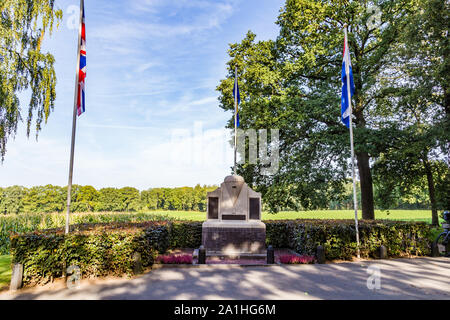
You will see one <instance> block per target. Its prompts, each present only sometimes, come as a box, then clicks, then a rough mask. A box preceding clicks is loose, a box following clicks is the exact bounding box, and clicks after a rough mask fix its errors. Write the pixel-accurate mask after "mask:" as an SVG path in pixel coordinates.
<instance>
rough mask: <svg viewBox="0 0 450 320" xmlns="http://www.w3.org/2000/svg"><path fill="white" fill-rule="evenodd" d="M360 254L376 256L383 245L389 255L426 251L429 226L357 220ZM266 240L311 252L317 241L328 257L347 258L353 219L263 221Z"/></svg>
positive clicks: (351, 252)
mask: <svg viewBox="0 0 450 320" xmlns="http://www.w3.org/2000/svg"><path fill="white" fill-rule="evenodd" d="M359 236H360V243H361V246H360V251H361V257H363V258H369V257H372V258H374V257H377V254H378V248H379V247H380V245H384V246H385V247H386V248H387V252H388V255H389V256H391V257H399V256H407V255H419V256H420V255H429V254H430V250H431V241H432V240H431V238H432V230H431V227H430V226H429V225H428V224H426V223H424V222H396V221H360V222H359ZM266 243H267V244H271V245H272V246H274V247H278V248H281V247H282V248H290V249H294V250H295V251H296V252H298V253H300V254H306V255H314V254H315V252H316V248H317V246H318V245H322V246H323V247H324V248H325V257H326V259H327V260H336V259H343V260H350V259H352V257H354V256H355V255H356V232H355V225H354V221H352V220H320V221H318V220H291V221H273V222H272V221H266Z"/></svg>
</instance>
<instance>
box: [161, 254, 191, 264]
mask: <svg viewBox="0 0 450 320" xmlns="http://www.w3.org/2000/svg"><path fill="white" fill-rule="evenodd" d="M156 261H157V262H159V263H162V264H192V255H189V254H181V255H180V254H175V255H173V254H171V255H164V256H158V258H156Z"/></svg>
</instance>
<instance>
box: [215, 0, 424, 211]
mask: <svg viewBox="0 0 450 320" xmlns="http://www.w3.org/2000/svg"><path fill="white" fill-rule="evenodd" d="M373 4H375V5H377V6H378V7H379V8H380V11H381V16H380V24H379V26H377V27H372V26H371V25H370V23H368V21H369V18H370V17H371V16H372V13H371V11H370V10H369V8H370V7H371V5H373ZM414 9H415V7H414V1H408V0H392V1H353V2H349V1H344V0H340V1H327V0H308V1H307V0H287V1H286V3H285V6H284V7H283V8H282V10H281V14H280V15H279V17H278V21H277V24H278V25H279V26H280V34H279V36H278V38H277V40H276V41H275V42H274V41H260V42H258V43H255V42H254V35H252V34H248V35H247V37H246V38H245V39H244V40H243V41H242V42H241V44H234V45H231V46H230V51H229V54H230V57H231V58H232V59H231V60H230V62H229V63H228V65H229V76H228V79H226V80H224V81H222V82H221V84H220V85H219V87H218V90H219V91H220V92H221V98H220V102H221V107H222V108H223V109H226V110H232V109H233V99H232V96H231V90H232V78H233V73H232V70H233V69H234V66H235V65H237V66H238V70H239V74H240V75H241V79H240V82H241V83H242V87H243V88H242V90H241V91H242V93H241V96H242V95H243V96H244V102H243V103H242V106H241V113H242V116H241V123H242V124H243V126H244V127H246V128H247V127H250V126H251V127H253V128H261V127H263V128H264V127H265V128H279V129H280V144H281V146H280V158H281V159H280V171H279V173H277V174H275V175H274V176H272V177H261V175H260V174H259V171H260V170H259V169H256V171H255V172H254V173H255V174H256V176H257V177H256V178H253V179H252V180H253V181H256V185H262V186H261V187H260V190H262V191H263V192H264V193H265V194H266V195H267V196H269V197H270V198H275V199H276V201H275V205H272V207H276V203H277V202H278V203H281V205H282V207H284V206H288V207H291V208H293V209H297V208H298V207H299V205H301V207H303V208H305V209H308V208H315V207H324V206H325V204H326V203H329V202H330V201H332V200H335V198H336V197H337V198H339V196H338V195H339V194H341V193H342V192H343V190H344V186H345V183H346V181H347V178H348V176H349V162H348V158H349V154H350V151H349V136H348V134H349V133H348V130H346V128H345V126H343V124H342V123H341V122H340V108H339V104H340V90H341V79H340V75H341V68H342V49H343V42H344V40H343V37H344V34H343V27H344V25H345V24H348V26H349V27H348V30H349V47H350V53H351V58H352V64H353V75H354V80H355V87H356V91H355V95H354V98H353V100H354V101H353V111H354V119H353V123H354V124H355V126H356V128H355V130H354V135H355V153H356V159H357V166H358V172H359V178H360V186H361V207H362V211H363V218H364V219H374V200H373V181H372V170H371V161H373V160H371V159H373V158H374V157H376V156H378V154H379V152H380V149H382V148H383V146H385V145H386V143H388V142H387V141H385V139H386V138H385V135H384V133H385V131H386V130H387V128H384V127H381V128H380V127H378V126H374V125H373V122H374V120H375V119H376V118H377V117H378V116H379V112H378V110H377V104H376V99H377V98H380V96H382V95H383V91H382V90H380V86H379V85H380V76H382V75H383V73H384V72H385V71H386V70H387V69H388V68H389V66H390V64H391V61H392V59H393V58H394V53H395V51H394V49H395V46H396V43H397V42H398V41H399V38H400V34H401V32H402V30H403V29H404V27H405V24H406V23H407V20H406V19H405V18H406V17H408V15H409V14H411V12H414ZM226 87H228V89H226ZM243 169H244V170H243ZM246 169H247V170H252V169H253V168H251V167H249V166H247V167H241V168H240V172H243V171H244V172H245V170H246ZM275 209H277V208H275Z"/></svg>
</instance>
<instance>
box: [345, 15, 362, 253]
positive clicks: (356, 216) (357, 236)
mask: <svg viewBox="0 0 450 320" xmlns="http://www.w3.org/2000/svg"><path fill="white" fill-rule="evenodd" d="M344 31H345V48H346V52H345V59H346V61H345V73H346V78H347V98H348V107H349V108H350V116H349V127H350V148H351V153H352V178H353V207H354V209H355V229H356V246H357V248H356V251H357V257H358V259H359V258H360V257H361V254H360V243H359V227H358V199H357V197H356V177H355V148H354V146H353V121H352V119H353V111H352V95H351V92H350V61H349V60H350V51H349V47H348V40H347V39H348V38H347V24H345V25H344Z"/></svg>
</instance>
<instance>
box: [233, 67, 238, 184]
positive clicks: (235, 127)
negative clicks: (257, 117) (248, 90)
mask: <svg viewBox="0 0 450 320" xmlns="http://www.w3.org/2000/svg"><path fill="white" fill-rule="evenodd" d="M233 90H234V170H233V171H234V174H235V175H237V170H236V163H237V99H238V94H237V66H236V67H235V69H234V89H233Z"/></svg>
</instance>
